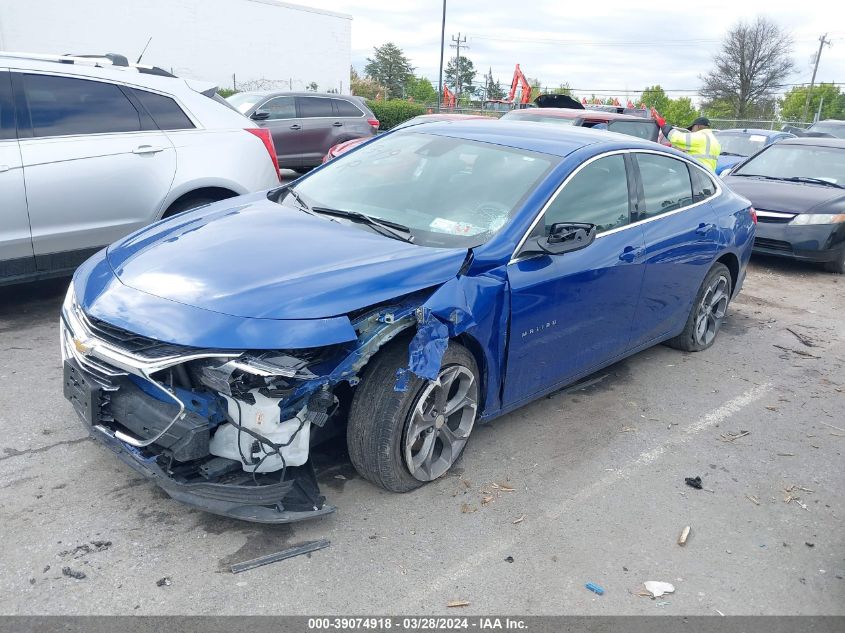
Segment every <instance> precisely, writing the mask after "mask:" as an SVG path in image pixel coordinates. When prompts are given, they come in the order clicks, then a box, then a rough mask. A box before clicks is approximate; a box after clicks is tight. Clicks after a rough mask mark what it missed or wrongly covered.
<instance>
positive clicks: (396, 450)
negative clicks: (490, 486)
mask: <svg viewBox="0 0 845 633" xmlns="http://www.w3.org/2000/svg"><path fill="white" fill-rule="evenodd" d="M407 364H408V346H407V338H405V337H403V338H402V339H400V341H397V342H396V343H394V344H392V345H390V346H388V347H387V348H385V349H384V350H382V351H381V352H380V353H379V354H378V355H377V356H376V357H375V358H373V360H372V361H370V366H369V367H368V370H367V373H366V374H365V375H364V377H363V379H362V380H361V382H360V383H359V385H358V387H357V389H356V391H355V396H354V397H353V399H352V406H351V408H350V412H349V424H348V426H347V431H346V442H347V446H348V448H349V457H350V459H351V460H352V464H353V465H354V466H355V469H356V470H357V471H358V472H359V473H360V474H361V476H362V477H364V478H365V479H367V480H368V481H370V482H372V483H373V484H375V485H377V486H380V487H382V488H384V489H385V490H389V491H391V492H408V491H410V490H414V489H415V488H419V487H420V486H422V485H423V484H424V483H426V482H427V481H433V480H434V479H437V478H438V477H442V476H443V475H444V474H445V473H446V472H448V470H449V469H450V468H451V467H452V465H454V463H455V461H457V459H458V458H459V457H460V455H461V453H462V452H463V450H464V448H465V447H466V444H467V441H468V440H469V435H470V433H471V432H472V427H473V425H474V423H475V418H476V416H477V412H478V411H477V409H478V394H479V389H480V386H479V380H478V367H477V366H476V364H475V359H474V358H473V356H472V354H470V352H469V351H468V350H467V349H466V348H465V347H462V346H461V345H458V344H457V343H455V342H454V341H451V342H450V343H449V347H448V348H447V349H446V353H445V354H444V355H443V362H442V364H441V369H440V375H439V376H438V381H437V382H434V381H426V380H423V379H421V378H419V377H417V376H415V375H413V374H411V377H410V379H409V381H408V389H407V391H395V390H394V389H393V385H394V383H395V381H396V372H397V370H398V369H400V368H402V367H406V366H407ZM450 376H452V379H451V380H450ZM447 382H448V390H449V393H447V394H446V397H445V403H446V404H450V403H453V404H454V403H457V402H458V401H459V400H461V401H464V400H465V401H466V402H465V404H464V406H463V407H461V409H460V410H458V411H456V412H453V413H452V414H450V415H446V416H444V415H439V414H438V415H431V413H430V411H428V412H427V413H426V414H425V415H422V412H423V411H425V410H426V409H427V407H428V406H429V405H431V406H432V408H433V407H435V406H436V405H437V404H440V405H441V406H442V405H443V403H444V400H443V399H438V396H440V397H441V398H442V397H443V396H442V394H443V393H445V390H444V389H443V388H442V387H441V386H440V385H441V384H442V385H446V384H447ZM465 387H466V393H465V397H464V396H461V397H460V398H459V397H458V396H459V395H460V392H461V391H462V390H463V389H464V388H465ZM450 394H454V395H452V397H451V398H450V397H449V395H450ZM418 412H419V414H418ZM424 426H425V427H426V430H421V429H422V428H423V427H424ZM429 429H430V430H429ZM418 431H420V432H419V433H417V432H418ZM429 438H431V439H429ZM447 444H448V446H449V447H451V448H447ZM415 451H416V452H415ZM423 451H427V452H426V453H424V452H423ZM426 455H428V456H429V457H430V459H428V460H426V459H425V456H426ZM409 460H410V463H414V461H415V460H416V461H418V462H419V465H418V467H417V468H416V469H415V470H414V471H412V469H411V468H410V467H409ZM415 473H416V474H415Z"/></svg>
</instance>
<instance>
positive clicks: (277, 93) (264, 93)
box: [235, 90, 361, 101]
mask: <svg viewBox="0 0 845 633" xmlns="http://www.w3.org/2000/svg"><path fill="white" fill-rule="evenodd" d="M235 94H249V95H255V96H256V97H331V98H333V99H346V100H349V99H353V100H356V101H357V100H360V99H361V97H356V96H354V95H341V94H337V93H334V92H311V91H304V92H302V91H300V92H295V91H291V90H250V91H248V92H241V93H235Z"/></svg>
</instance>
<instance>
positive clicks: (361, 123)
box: [228, 92, 379, 173]
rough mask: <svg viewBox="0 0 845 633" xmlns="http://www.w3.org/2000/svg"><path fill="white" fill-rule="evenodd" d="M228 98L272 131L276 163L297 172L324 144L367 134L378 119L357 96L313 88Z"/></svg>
mask: <svg viewBox="0 0 845 633" xmlns="http://www.w3.org/2000/svg"><path fill="white" fill-rule="evenodd" d="M228 101H229V103H231V104H232V105H233V106H234V107H236V108H237V109H238V110H239V111H240V112H242V113H243V114H244V115H246V116H248V117H249V118H251V119H252V120H253V121H255V122H256V123H258V125H260V126H261V127H263V128H267V129H268V130H270V132H271V133H272V134H273V142H274V144H275V146H276V153H277V157H278V161H279V166H280V167H287V168H290V169H294V170H296V171H298V172H300V173H302V172H306V171H308V170H309V169H311V168H312V167H316V166H317V165H319V164H321V163H322V162H323V157H324V156H325V155H326V152H328V151H329V148H330V147H332V146H334V145H337V144H338V143H343V142H345V141H351V140H352V139H355V138H369V137H371V136H373V135H374V134H375V133H376V130H378V126H379V122H378V119H376V117H375V115H374V114H373V113H372V111H371V110H370V109H369V108H368V107H367V105H366V104H365V103H364V100H363V99H361V98H360V97H352V96H349V95H338V94H329V93H314V92H239V93H237V94H234V95H232V96H231V97H229V98H228Z"/></svg>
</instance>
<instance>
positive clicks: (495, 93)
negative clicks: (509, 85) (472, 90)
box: [486, 68, 505, 100]
mask: <svg viewBox="0 0 845 633" xmlns="http://www.w3.org/2000/svg"><path fill="white" fill-rule="evenodd" d="M486 83H487V89H486V92H487V99H493V100H496V99H501V98H502V97H504V96H505V91H504V90H502V84H500V83H499V82H498V81H495V82H494V81H493V69H492V68H490V69H489V70H488V71H487V78H486Z"/></svg>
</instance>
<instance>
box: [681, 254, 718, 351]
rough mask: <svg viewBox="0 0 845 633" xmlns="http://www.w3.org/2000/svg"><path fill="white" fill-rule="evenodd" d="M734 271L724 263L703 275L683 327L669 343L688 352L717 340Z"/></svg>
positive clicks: (708, 345) (707, 345)
mask: <svg viewBox="0 0 845 633" xmlns="http://www.w3.org/2000/svg"><path fill="white" fill-rule="evenodd" d="M731 290H732V285H731V273H730V271H729V270H728V267H727V266H725V265H724V264H714V266H713V268H711V269H710V272H709V273H707V276H706V277H705V278H704V281H703V282H702V284H701V288H700V289H699V290H698V295H697V296H696V298H695V301H694V302H693V304H692V310H691V311H690V315H689V317H688V318H687V322H686V324H685V325H684V331H683V332H681V333H680V334H679V335H678V336H676V337H675V338H673V339H670V340H668V341H666V344H667V345H669V346H670V347H674V348H676V349H681V350H684V351H685V352H700V351H701V350H705V349H707V348H708V347H710V346H711V345H713V341H715V340H716V335H717V334H718V333H719V330H720V329H721V327H722V323H723V321H724V320H725V314H726V313H727V311H728V303H730V300H731Z"/></svg>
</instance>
